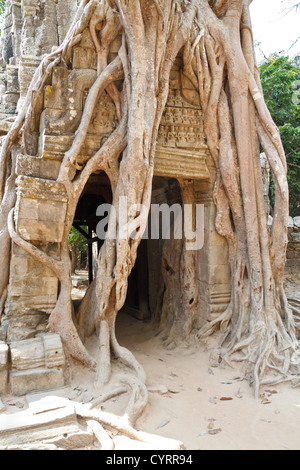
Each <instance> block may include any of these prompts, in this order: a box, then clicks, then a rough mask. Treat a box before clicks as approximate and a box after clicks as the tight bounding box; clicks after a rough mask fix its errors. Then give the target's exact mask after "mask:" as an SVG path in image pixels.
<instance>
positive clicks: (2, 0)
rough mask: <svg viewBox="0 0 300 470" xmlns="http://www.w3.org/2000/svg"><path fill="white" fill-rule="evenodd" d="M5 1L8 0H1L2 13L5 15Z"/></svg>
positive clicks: (0, 9)
mask: <svg viewBox="0 0 300 470" xmlns="http://www.w3.org/2000/svg"><path fill="white" fill-rule="evenodd" d="M5 2H6V0H0V15H3V13H4V10H5Z"/></svg>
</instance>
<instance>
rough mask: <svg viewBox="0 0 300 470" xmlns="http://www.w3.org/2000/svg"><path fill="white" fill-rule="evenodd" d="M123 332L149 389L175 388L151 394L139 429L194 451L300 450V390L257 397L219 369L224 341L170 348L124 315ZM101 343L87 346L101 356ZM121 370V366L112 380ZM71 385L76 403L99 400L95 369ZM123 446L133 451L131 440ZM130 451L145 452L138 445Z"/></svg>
mask: <svg viewBox="0 0 300 470" xmlns="http://www.w3.org/2000/svg"><path fill="white" fill-rule="evenodd" d="M294 288H295V286H291V289H290V290H291V291H292V290H293V289H294ZM78 296H80V292H79V291H78ZM116 330H117V338H118V340H119V343H120V344H121V345H123V346H125V347H127V348H128V349H130V350H131V351H132V352H133V354H134V355H135V357H136V359H137V360H138V361H139V362H140V363H141V364H142V366H143V367H144V369H145V371H146V374H147V385H148V386H152V385H161V386H164V388H165V389H168V392H167V393H158V392H150V393H149V403H148V405H147V407H146V409H145V411H144V413H143V414H142V416H141V417H140V418H139V420H138V421H137V423H136V428H137V429H138V430H142V431H146V432H149V433H153V434H156V435H159V436H165V437H168V438H173V439H176V440H179V441H182V442H183V443H184V445H185V447H186V449H187V450H300V389H299V388H297V389H296V388H292V387H291V386H290V385H289V384H280V385H277V386H274V387H266V388H263V389H262V390H261V396H260V398H259V399H258V400H256V399H255V398H254V395H253V389H252V388H251V387H250V386H249V383H248V382H246V381H245V380H242V374H241V373H240V371H239V370H238V369H232V368H230V367H229V366H226V367H225V366H221V365H219V364H218V361H217V360H216V356H215V354H214V351H215V347H216V345H217V340H218V337H217V336H215V337H213V338H209V339H208V341H207V343H206V344H204V343H201V344H197V345H196V344H195V346H193V347H190V348H189V349H175V350H171V351H169V350H166V349H164V348H163V347H162V343H161V340H160V339H159V338H158V337H157V336H155V331H154V330H153V328H152V327H151V325H149V324H145V323H142V322H140V321H138V320H136V319H134V318H132V317H130V316H128V315H126V314H124V313H120V314H119V316H118V321H117V328H116ZM97 342H98V340H97V337H96V336H93V337H91V338H90V339H89V340H88V341H87V343H86V346H87V348H88V349H89V351H90V352H91V354H92V355H94V357H97V350H98V344H97ZM118 367H119V366H118V365H117V364H116V365H114V369H113V377H112V382H113V381H114V379H115V378H116V376H117V373H118ZM70 380H71V385H70V386H69V387H68V388H67V389H66V395H67V396H68V398H70V399H72V400H75V401H79V402H83V403H84V402H89V401H91V400H92V399H93V398H96V397H97V396H98V395H99V390H95V388H94V381H95V373H94V372H91V371H87V370H86V369H85V368H84V367H81V366H80V365H75V366H74V365H73V366H72V368H71V377H70ZM127 400H128V395H122V396H119V397H117V398H114V399H113V400H111V401H110V402H107V404H106V405H105V407H104V409H105V410H107V411H110V412H114V413H115V414H122V412H123V411H124V409H125V406H126V403H127ZM119 448H120V449H124V448H125V449H128V448H129V447H128V441H127V442H125V443H124V444H123V447H122V443H121V444H120V447H119ZM130 449H131V450H132V449H137V447H135V444H134V443H131V446H130Z"/></svg>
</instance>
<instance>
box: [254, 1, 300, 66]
mask: <svg viewBox="0 0 300 470" xmlns="http://www.w3.org/2000/svg"><path fill="white" fill-rule="evenodd" d="M294 2H295V3H296V0H294ZM292 3H293V2H292V0H284V1H283V0H253V2H252V4H251V7H250V9H251V10H250V11H251V17H252V26H253V34H254V40H256V41H258V42H260V43H261V45H260V48H261V49H262V51H263V53H264V54H265V55H266V56H269V55H270V54H272V53H273V52H279V51H282V50H284V51H287V50H288V49H289V47H290V46H291V45H292V44H293V43H294V41H295V40H296V39H297V37H299V36H300V9H299V10H298V13H296V12H294V11H293V12H291V13H289V14H288V15H286V11H285V7H287V6H288V5H291V4H292ZM297 53H300V39H299V41H298V43H297V44H296V46H295V47H293V49H291V50H290V51H289V52H288V54H289V55H290V56H294V55H296V54H297ZM257 56H258V60H259V61H260V60H261V59H262V58H263V56H262V55H261V54H260V52H259V50H257Z"/></svg>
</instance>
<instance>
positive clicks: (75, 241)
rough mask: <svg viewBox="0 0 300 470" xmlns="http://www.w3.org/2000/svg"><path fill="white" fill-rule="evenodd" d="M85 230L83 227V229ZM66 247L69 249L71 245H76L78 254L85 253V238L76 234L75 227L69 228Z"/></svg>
mask: <svg viewBox="0 0 300 470" xmlns="http://www.w3.org/2000/svg"><path fill="white" fill-rule="evenodd" d="M83 229H85V227H83ZM68 245H69V248H70V249H71V247H72V245H76V247H77V250H78V252H80V253H85V252H86V251H87V243H86V238H85V237H84V236H83V235H82V234H81V233H79V232H78V230H77V229H76V228H75V227H72V228H71V231H70V234H69V237H68Z"/></svg>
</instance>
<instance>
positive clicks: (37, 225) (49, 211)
mask: <svg viewBox="0 0 300 470" xmlns="http://www.w3.org/2000/svg"><path fill="white" fill-rule="evenodd" d="M66 208H67V195H66V192H65V188H64V186H63V185H62V184H58V183H56V182H55V181H50V180H45V179H42V178H33V177H28V176H19V177H18V178H17V203H16V208H15V226H16V231H17V233H18V234H19V235H20V236H21V237H22V238H23V239H24V240H27V241H29V242H30V243H32V244H34V245H35V246H37V247H38V248H40V249H41V250H43V251H45V252H46V253H47V254H49V255H50V256H52V257H54V258H59V254H60V243H61V240H62V236H63V230H64V221H65V216H66ZM57 295H58V280H57V278H56V276H55V275H54V273H53V272H52V271H51V269H49V268H47V267H46V266H44V265H43V264H41V263H40V262H39V261H37V260H36V259H35V258H33V257H32V256H30V255H29V254H28V253H27V252H26V251H24V249H23V248H21V247H19V246H17V245H15V244H13V247H12V255H11V268H10V283H9V289H8V299H7V303H6V308H5V312H6V315H7V317H8V319H9V322H8V331H7V337H8V340H9V341H16V340H23V339H27V338H30V337H32V336H34V334H36V333H38V332H39V331H44V330H45V327H46V323H47V319H48V315H49V314H50V313H51V311H52V310H53V308H54V307H55V305H56V302H57Z"/></svg>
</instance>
